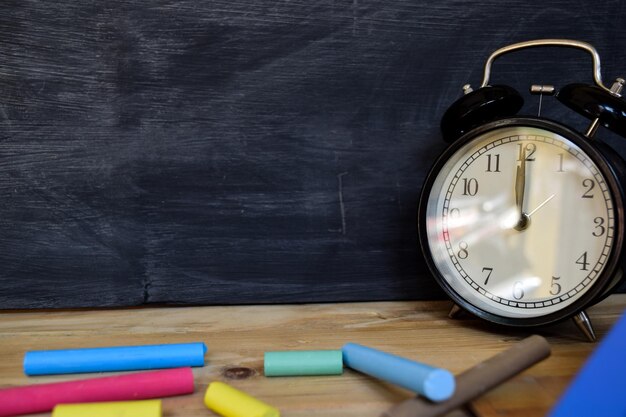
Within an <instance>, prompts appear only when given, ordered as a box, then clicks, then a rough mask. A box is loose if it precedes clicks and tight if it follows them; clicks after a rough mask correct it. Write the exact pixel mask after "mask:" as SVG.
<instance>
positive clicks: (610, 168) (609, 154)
mask: <svg viewBox="0 0 626 417" xmlns="http://www.w3.org/2000/svg"><path fill="white" fill-rule="evenodd" d="M515 126H524V127H537V128H541V129H545V130H548V131H551V132H554V133H557V134H559V135H561V136H563V137H565V138H567V139H569V140H571V141H572V142H573V143H575V144H576V145H577V146H579V147H580V148H581V149H582V150H583V151H584V152H585V154H586V155H587V156H588V157H589V158H590V159H591V160H592V161H593V162H594V163H595V164H596V166H597V167H598V169H599V170H600V172H601V174H602V175H603V176H604V178H605V179H606V182H607V185H608V188H609V192H610V193H611V196H612V198H613V202H614V204H615V208H614V210H615V231H614V233H615V237H614V244H613V247H612V248H611V253H610V254H609V257H608V259H607V262H606V265H605V267H604V269H603V270H602V272H601V273H600V274H599V275H598V277H597V278H596V280H595V282H594V283H592V284H590V285H591V288H589V290H587V291H586V292H585V294H583V295H582V296H581V297H580V298H579V299H578V300H576V301H574V302H573V303H572V304H570V305H568V306H566V307H564V308H563V309H561V310H558V311H556V312H553V313H550V314H546V315H543V316H537V317H529V318H512V317H504V316H500V315H496V314H494V313H491V312H488V311H485V310H483V309H480V308H478V307H476V306H475V305H473V304H472V303H470V302H468V301H467V300H465V299H464V298H462V297H461V296H460V295H459V294H457V293H456V291H454V289H453V288H452V287H451V286H450V284H449V283H448V282H447V281H446V280H445V278H444V277H443V275H442V273H441V272H440V271H439V270H438V268H437V266H436V265H435V262H434V260H433V256H432V253H431V251H430V245H429V242H428V236H427V233H426V206H427V204H428V198H429V195H430V192H431V190H432V187H433V184H434V182H435V180H436V178H437V177H438V175H439V174H440V172H441V169H442V168H443V165H444V164H445V163H446V162H447V161H448V159H449V158H450V157H451V156H452V155H453V154H454V153H455V152H456V151H458V150H459V149H460V148H461V147H462V146H463V145H465V144H466V143H468V142H470V141H472V140H473V139H475V138H476V137H477V136H479V135H482V134H484V133H487V132H489V131H491V130H495V129H499V128H503V127H515ZM625 186H626V162H624V160H623V159H622V158H621V157H620V156H619V155H618V154H617V153H616V152H615V151H614V150H613V149H612V148H610V147H609V146H608V145H606V144H605V143H603V142H600V141H599V140H597V139H589V138H587V137H585V136H583V135H582V134H581V133H579V132H576V131H574V130H572V129H570V128H569V127H567V126H565V125H563V124H561V123H559V122H556V121H553V120H550V119H545V118H538V117H531V116H519V117H511V118H506V119H501V120H495V121H492V122H489V123H486V124H484V125H481V126H479V127H477V128H475V129H473V130H471V131H469V132H467V133H466V134H464V135H463V136H461V137H460V138H459V139H457V140H456V141H454V142H453V143H452V144H451V145H450V146H449V147H448V148H447V149H445V150H444V152H443V153H442V154H441V155H440V156H439V157H438V158H437V160H436V161H435V163H434V165H433V167H432V168H431V169H430V171H429V173H428V176H427V177H426V180H425V182H424V185H423V187H422V191H421V195H420V201H419V206H418V219H417V225H418V237H419V242H420V245H421V248H422V253H423V254H424V258H425V260H426V264H427V265H428V268H429V269H430V271H431V273H432V274H433V276H434V277H435V280H436V281H437V283H438V284H439V285H440V286H441V288H442V289H443V290H444V291H445V292H446V293H447V294H448V296H449V297H450V298H452V300H453V301H454V302H455V303H456V304H457V305H459V306H460V307H462V308H463V309H465V310H467V311H469V312H470V313H472V314H474V315H476V316H478V317H480V318H482V319H484V320H487V321H490V322H494V323H498V324H503V325H508V326H518V327H530V326H541V325H546V324H550V323H555V322H559V321H562V320H565V319H567V318H570V317H572V316H574V315H576V314H578V313H579V312H580V311H582V310H584V309H585V308H587V307H589V306H591V305H593V304H595V303H597V302H599V301H600V300H602V299H603V298H605V297H606V296H607V295H609V294H610V292H611V290H612V289H614V288H615V287H616V286H617V285H619V284H620V283H621V282H622V281H623V280H624V278H625V277H624V274H623V273H622V271H623V267H624V260H623V259H622V258H623V256H622V254H623V249H624V201H626V198H625V193H624V187H625Z"/></svg>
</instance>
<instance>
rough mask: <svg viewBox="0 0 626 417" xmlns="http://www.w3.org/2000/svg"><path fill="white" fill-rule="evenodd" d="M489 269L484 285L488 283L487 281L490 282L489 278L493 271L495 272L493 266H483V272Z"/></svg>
mask: <svg viewBox="0 0 626 417" xmlns="http://www.w3.org/2000/svg"><path fill="white" fill-rule="evenodd" d="M485 271H487V278H485V283H484V284H483V285H487V283H488V282H489V278H490V277H491V273H492V272H493V268H487V267H484V268H483V272H485Z"/></svg>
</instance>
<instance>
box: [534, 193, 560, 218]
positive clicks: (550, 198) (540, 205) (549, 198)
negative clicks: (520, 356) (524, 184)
mask: <svg viewBox="0 0 626 417" xmlns="http://www.w3.org/2000/svg"><path fill="white" fill-rule="evenodd" d="M553 198H554V194H552V195H551V196H550V197H548V198H546V200H545V201H544V202H543V203H541V204H539V205H538V206H537V207H535V209H534V210H533V211H531V212H530V213H528V217H529V218H530V216H532V215H533V214H535V212H536V211H537V210H539V209H540V208H541V207H543V206H545V205H546V204H548V201H550V200H552V199H553Z"/></svg>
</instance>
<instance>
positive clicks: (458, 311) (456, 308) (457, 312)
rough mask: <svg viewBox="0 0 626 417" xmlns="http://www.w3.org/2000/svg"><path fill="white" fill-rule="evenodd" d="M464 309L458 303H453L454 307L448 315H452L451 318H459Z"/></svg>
mask: <svg viewBox="0 0 626 417" xmlns="http://www.w3.org/2000/svg"><path fill="white" fill-rule="evenodd" d="M462 311H463V310H461V307H459V306H458V305H456V304H452V308H451V309H450V312H449V313H448V317H450V318H451V319H457V318H459V315H460V314H461V312H462Z"/></svg>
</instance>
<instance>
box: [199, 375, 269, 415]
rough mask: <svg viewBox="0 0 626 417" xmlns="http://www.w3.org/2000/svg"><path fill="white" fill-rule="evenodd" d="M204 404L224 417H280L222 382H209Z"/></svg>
mask: <svg viewBox="0 0 626 417" xmlns="http://www.w3.org/2000/svg"><path fill="white" fill-rule="evenodd" d="M204 404H205V405H206V406H207V407H208V408H210V409H211V410H213V411H215V412H216V413H218V414H221V415H222V416H224V417H280V411H278V410H277V409H275V408H274V407H272V406H269V405H267V404H265V403H264V402H262V401H259V400H257V399H256V398H254V397H251V396H249V395H248V394H246V393H244V392H241V391H239V390H237V389H235V388H233V387H231V386H230V385H227V384H224V383H223V382H211V384H209V388H207V390H206V394H205V395H204Z"/></svg>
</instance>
